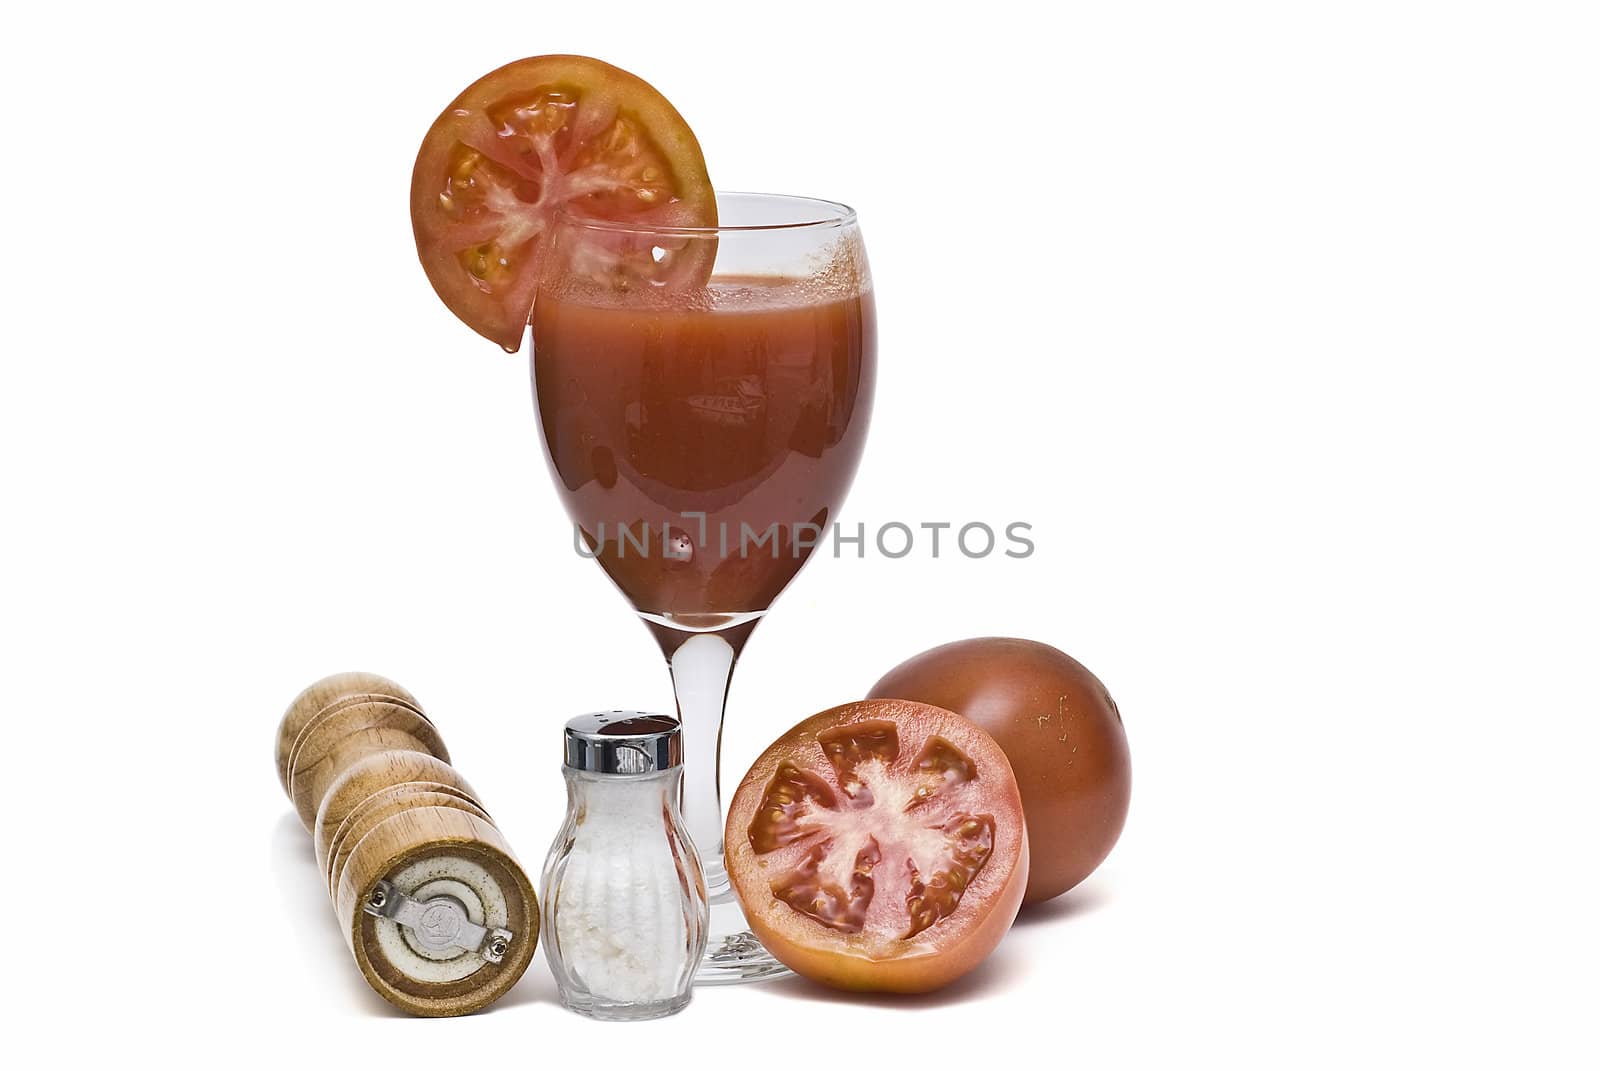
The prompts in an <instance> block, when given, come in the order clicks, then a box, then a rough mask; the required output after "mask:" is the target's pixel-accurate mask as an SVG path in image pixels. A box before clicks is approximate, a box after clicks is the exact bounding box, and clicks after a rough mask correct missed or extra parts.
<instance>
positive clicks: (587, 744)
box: [562, 710, 683, 775]
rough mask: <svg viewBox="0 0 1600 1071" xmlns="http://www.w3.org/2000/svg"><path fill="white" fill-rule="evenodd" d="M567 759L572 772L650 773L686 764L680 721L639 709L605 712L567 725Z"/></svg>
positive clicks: (590, 715) (582, 717)
mask: <svg viewBox="0 0 1600 1071" xmlns="http://www.w3.org/2000/svg"><path fill="white" fill-rule="evenodd" d="M563 743H564V746H563V748H562V751H563V760H564V761H565V763H566V765H567V766H568V767H569V768H570V769H574V770H587V771H589V772H590V773H602V774H623V775H626V774H647V773H655V772H656V771H658V770H669V769H671V768H672V767H674V766H681V765H682V764H683V732H682V729H681V727H680V726H679V724H678V719H677V718H669V717H667V716H666V715H665V714H648V713H645V712H643V711H638V710H601V711H596V712H594V713H592V714H579V715H578V716H577V717H576V718H573V719H572V720H571V721H569V722H567V730H566V733H565V734H564V741H563Z"/></svg>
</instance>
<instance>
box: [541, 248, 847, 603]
mask: <svg viewBox="0 0 1600 1071" xmlns="http://www.w3.org/2000/svg"><path fill="white" fill-rule="evenodd" d="M533 337H534V357H533V382H534V394H535V397H536V399H537V401H538V409H539V420H540V421H541V423H542V426H543V431H544V441H545V446H546V450H547V451H548V455H549V460H550V466H551V468H552V469H553V470H554V474H555V477H556V486H557V489H558V491H559V493H560V494H561V497H562V499H563V501H564V502H565V505H566V507H567V511H568V513H569V514H570V515H571V516H572V518H573V520H574V521H575V522H576V524H577V525H578V527H579V528H580V529H581V531H582V533H583V539H584V544H585V547H584V552H585V553H588V554H593V555H594V556H595V557H596V558H597V560H598V561H599V562H600V564H601V566H602V567H603V568H604V569H605V570H606V572H607V573H608V574H609V575H610V576H611V579H612V580H613V581H615V582H616V584H617V586H618V587H619V588H621V589H622V592H623V594H624V595H626V596H627V597H628V599H629V601H631V602H632V603H633V605H634V607H635V608H636V609H637V610H638V611H640V612H641V613H643V614H646V615H648V616H650V617H651V618H656V619H665V620H662V621H661V622H660V623H662V624H669V625H676V626H677V627H681V628H687V629H695V630H699V629H706V628H715V627H718V626H720V625H728V624H734V623H737V622H739V621H743V620H753V618H754V616H755V615H758V614H759V613H760V611H763V610H765V609H766V608H767V607H768V606H769V605H770V604H771V602H772V600H773V599H774V598H776V597H777V595H778V593H779V592H780V591H782V590H783V588H784V587H785V585H787V584H788V583H789V581H790V580H792V579H793V578H794V575H795V574H796V573H797V572H799V570H800V568H801V566H802V565H804V564H805V561H806V559H807V558H808V557H809V556H810V553H811V549H810V548H809V547H808V546H806V544H807V543H808V542H814V543H815V544H816V545H818V546H830V545H831V543H832V539H831V530H830V526H831V524H832V522H833V521H834V520H835V519H836V515H837V513H838V510H839V507H840V505H841V504H842V503H843V502H844V497H845V492H846V491H847V490H848V489H849V486H850V481H851V479H852V478H853V477H854V475H855V470H856V465H857V463H858V462H859V461H860V458H861V449H862V445H863V443H864V442H865V440H866V433H867V422H868V415H869V412H870V409H871V402H872V388H873V377H874V366H875V356H876V324H875V316H874V311H873V304H872V294H871V291H870V290H867V291H865V292H863V293H847V294H843V295H841V294H839V293H837V292H832V291H829V290H826V289H822V288H816V287H812V286H808V285H807V282H806V281H804V280H794V279H780V278H761V277H746V278H724V279H717V280H714V281H713V282H712V283H711V284H709V285H708V286H707V287H706V288H704V289H703V290H699V291H697V292H696V294H695V296H694V299H693V300H688V299H680V300H678V301H669V300H660V301H657V302H655V303H648V302H643V303H637V304H623V303H621V302H620V301H619V300H617V299H614V298H605V297H602V298H600V299H597V300H596V299H586V298H585V297H584V295H582V294H581V293H579V294H573V295H567V294H562V293H554V294H552V293H541V294H540V295H539V299H538V301H537V302H536V304H535V308H534V315H533ZM808 525H809V526H815V528H808V527H806V526H808ZM819 530H820V533H821V534H820V535H818V534H816V533H817V532H818V531H819Z"/></svg>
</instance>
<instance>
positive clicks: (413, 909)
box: [277, 673, 539, 1015]
mask: <svg viewBox="0 0 1600 1071" xmlns="http://www.w3.org/2000/svg"><path fill="white" fill-rule="evenodd" d="M277 764H278V780H279V781H280V782H282V784H283V789H284V791H285V792H286V793H288V796H289V799H290V800H291V801H292V802H293V803H294V807H295V810H296V811H297V812H298V813H299V815H300V821H301V822H302V823H304V824H305V827H306V829H307V830H308V831H310V833H311V835H312V844H313V847H314V849H315V851H316V857H317V865H318V867H319V868H320V869H321V872H322V874H323V876H324V877H325V878H326V880H327V883H328V893H329V895H330V896H331V897H332V899H333V905H334V912H335V914H336V915H337V916H338V919H339V926H340V929H341V930H342V931H343V932H344V935H345V941H346V943H348V944H349V946H350V949H351V951H352V952H354V953H355V957H356V963H357V964H358V965H359V966H360V968H361V973H362V974H363V975H365V976H366V979H367V982H368V983H369V984H370V985H371V986H372V988H373V989H375V990H377V991H378V993H379V995H381V996H382V997H383V998H384V999H385V1000H387V1001H389V1002H390V1003H391V1004H394V1005H395V1006H396V1007H399V1008H403V1009H405V1010H406V1011H408V1012H411V1013H413V1014H416V1015H465V1014H467V1013H469V1012H474V1011H477V1010H478V1009H479V1008H482V1007H484V1006H486V1005H488V1004H490V1003H491V1002H493V1001H494V1000H496V999H498V998H499V997H500V996H501V995H502V994H504V993H505V992H506V991H507V990H508V989H510V988H511V987H512V986H513V985H514V984H516V981H517V979H518V978H520V977H522V972H523V971H525V970H526V969H527V967H528V964H529V963H530V962H531V961H532V959H533V953H534V949H535V948H536V947H537V945H538V937H539V905H538V902H537V900H536V899H535V897H534V891H533V885H532V884H531V883H530V882H529V881H528V877H527V875H526V874H524V873H523V872H522V868H521V867H520V866H519V865H518V864H517V860H516V857H515V856H514V855H513V854H512V852H511V848H510V846H508V845H507V844H506V842H505V838H504V837H503V836H501V834H500V831H499V830H498V829H496V828H495V826H494V823H493V821H492V820H491V819H490V818H489V815H488V813H487V812H486V811H485V810H484V809H483V806H482V804H480V803H479V802H478V800H477V797H476V795H475V794H474V792H473V791H472V787H471V786H470V785H468V784H467V782H466V779H465V778H463V777H462V776H461V775H460V774H458V773H457V772H456V771H455V768H454V767H452V766H451V765H450V754H449V752H448V751H446V750H445V746H444V740H443V739H442V738H441V737H440V736H439V732H438V730H437V729H435V728H434V726H433V722H432V721H431V720H429V718H428V716H427V715H426V714H424V713H423V712H422V707H421V705H420V704H418V702H417V700H416V697H415V696H413V695H412V694H411V693H410V692H408V691H406V690H405V689H404V688H402V687H400V685H398V684H396V683H395V682H394V681H391V680H389V679H387V678H385V677H380V676H378V675H376V674H373V673H338V674H335V675H334V676H331V677H325V678H323V679H322V680H320V681H318V682H316V683H315V684H313V685H311V686H310V687H309V688H307V689H306V690H305V691H303V692H301V693H300V694H299V695H298V696H296V697H295V699H294V702H292V703H290V704H289V709H288V710H287V711H285V712H284V715H283V720H282V722H280V723H279V725H278V741H277Z"/></svg>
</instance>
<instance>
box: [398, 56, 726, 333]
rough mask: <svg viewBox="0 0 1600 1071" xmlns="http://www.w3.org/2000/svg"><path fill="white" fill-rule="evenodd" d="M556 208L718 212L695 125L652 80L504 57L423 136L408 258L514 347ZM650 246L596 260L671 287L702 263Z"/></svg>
mask: <svg viewBox="0 0 1600 1071" xmlns="http://www.w3.org/2000/svg"><path fill="white" fill-rule="evenodd" d="M563 209H565V210H566V211H568V212H570V213H572V214H573V215H576V216H579V217H582V218H587V219H594V220H603V221H610V222H615V223H621V224H638V225H640V226H642V227H646V228H648V227H714V226H716V222H717V207H716V197H715V195H714V193H713V192H712V189H711V180H710V178H708V177H707V175H706V165H705V158H704V156H703V155H702V154H701V152H700V144H699V142H697V141H696V140H695V137H694V132H693V131H691V130H690V129H689V126H688V124H687V123H685V122H684V121H683V117H682V116H681V115H679V114H678V112H677V110H676V109H675V108H673V106H672V105H671V104H670V103H668V101H667V99H666V98H665V97H663V96H662V95H661V94H660V93H658V92H657V91H656V90H655V89H654V88H653V87H651V86H650V85H649V83H647V82H645V81H644V80H643V79H641V78H638V77H636V76H634V75H631V74H629V73H628V72H627V71H624V70H620V69H618V68H616V67H613V66H611V65H610V64H609V63H602V62H601V61H600V60H596V59H590V58H588V57H586V56H534V57H532V58H529V59H522V60H517V61H516V62H515V63H508V64H506V65H505V66H504V67H501V68H500V69H498V70H496V71H492V72H490V73H489V74H486V75H484V76H483V77H482V78H480V79H478V80H477V81H476V82H474V83H472V85H470V86H468V87H467V88H466V89H465V90H464V91H463V92H462V94H461V95H460V96H459V97H457V98H456V99H455V100H454V101H453V102H452V103H451V104H450V106H449V107H448V108H446V109H445V110H444V112H443V113H442V114H441V115H440V116H439V118H438V119H436V120H434V123H433V126H432V127H430V128H429V130H428V134H427V136H426V137H425V138H423V141H422V148H421V149H420V150H419V151H418V153H417V163H416V166H415V168H414V169H413V170H412V173H411V226H412V230H413V231H414V233H415V236H416V240H417V255H418V257H420V258H421V260H422V267H423V269H424V270H425V271H426V272H427V273H428V281H429V282H431V283H432V284H433V288H434V290H435V291H436V292H437V293H438V295H439V297H440V298H441V299H443V301H444V303H445V304H446V305H448V306H449V307H450V311H451V312H453V313H455V314H456V315H457V316H458V317H460V318H461V320H462V321H463V322H465V323H466V324H467V326H468V327H471V328H472V329H473V330H474V331H476V332H478V333H479V334H480V335H483V336H484V337H485V338H488V339H492V340H493V341H495V342H498V343H499V344H500V345H501V346H502V347H504V348H505V349H506V350H508V351H510V352H513V353H514V352H516V350H517V348H518V347H519V346H520V345H521V344H522V334H523V328H524V327H525V326H526V324H527V322H528V314H529V311H530V309H531V308H532V306H533V298H534V294H535V293H536V291H537V290H538V286H539V270H540V262H541V254H542V252H543V249H544V244H545V240H546V238H547V237H548V235H549V232H550V228H551V225H552V224H553V222H554V221H555V217H556V214H557V213H558V212H560V211H561V210H563ZM651 253H652V250H651V248H650V244H649V243H648V242H646V243H644V244H643V247H642V248H640V247H639V246H638V244H637V243H634V244H633V245H628V244H626V243H621V244H614V248H611V249H609V250H605V251H602V256H603V258H604V259H605V261H606V262H605V265H604V270H605V271H606V272H607V273H608V274H609V275H610V276H612V277H613V278H615V279H616V280H618V281H623V282H626V281H628V280H635V279H636V280H640V281H643V282H646V283H649V284H653V285H670V284H675V283H678V282H681V281H683V279H684V278H685V276H686V275H694V274H695V273H697V272H702V271H707V272H708V269H709V265H708V264H703V263H695V262H693V261H694V258H671V257H663V256H662V255H661V252H660V251H659V250H656V251H655V255H654V256H653V257H652V255H651ZM590 263H593V258H591V259H590ZM700 281H703V278H702V279H701V280H700Z"/></svg>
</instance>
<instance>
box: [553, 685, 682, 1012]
mask: <svg viewBox="0 0 1600 1071" xmlns="http://www.w3.org/2000/svg"><path fill="white" fill-rule="evenodd" d="M562 773H563V774H564V775H565V777H566V779H567V818H566V822H565V823H563V825H562V827H561V831H560V832H559V833H558V834H557V835H556V839H555V843H554V844H553V845H551V847H550V857H549V858H548V859H547V860H546V861H545V866H544V880H543V891H542V894H541V896H540V900H541V901H542V902H543V904H544V925H543V931H544V943H545V946H544V947H545V956H546V958H548V959H549V961H550V969H551V971H552V972H553V973H554V974H555V976H556V987H557V989H558V990H559V991H560V994H561V1002H562V1003H563V1004H565V1005H566V1006H567V1007H569V1008H571V1009H572V1010H574V1011H576V1012H580V1013H582V1014H584V1015H588V1016H592V1017H594V1018H596V1019H654V1018H657V1017H659V1016H663V1015H671V1014H672V1013H673V1012H675V1011H678V1010H679V1009H680V1008H682V1007H683V1006H684V1005H685V1004H687V1003H689V996H690V992H691V988H690V987H691V986H692V985H693V982H694V973H695V970H696V968H697V967H698V966H699V964H700V958H701V956H703V955H704V954H705V948H706V926H707V910H708V908H707V903H706V883H705V873H704V871H702V870H701V867H700V857H699V856H698V855H697V854H696V853H695V849H694V845H693V844H692V843H691V842H690V840H689V835H688V833H687V831H686V830H685V829H684V826H683V816H682V814H681V813H680V812H679V809H678V794H679V785H680V783H681V781H682V780H683V737H682V734H681V732H680V730H679V726H678V722H677V721H676V720H675V719H673V718H669V717H665V716H663V715H659V714H643V713H639V712H637V711H629V710H612V711H603V712H600V713H596V714H582V715H579V716H578V717H576V718H573V719H572V720H571V721H569V722H567V728H566V733H565V762H564V765H563V767H562Z"/></svg>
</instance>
